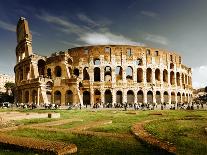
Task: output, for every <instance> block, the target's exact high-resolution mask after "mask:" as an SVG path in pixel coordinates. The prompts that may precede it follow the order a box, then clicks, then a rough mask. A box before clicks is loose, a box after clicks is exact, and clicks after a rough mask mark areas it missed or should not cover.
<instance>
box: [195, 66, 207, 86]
mask: <svg viewBox="0 0 207 155" xmlns="http://www.w3.org/2000/svg"><path fill="white" fill-rule="evenodd" d="M206 73H207V66H200V67H196V68H193V69H192V75H193V77H192V80H193V88H202V87H206V86H207V74H206Z"/></svg>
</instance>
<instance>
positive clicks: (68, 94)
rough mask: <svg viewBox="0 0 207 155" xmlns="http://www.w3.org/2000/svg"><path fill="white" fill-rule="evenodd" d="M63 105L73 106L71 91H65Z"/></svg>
mask: <svg viewBox="0 0 207 155" xmlns="http://www.w3.org/2000/svg"><path fill="white" fill-rule="evenodd" d="M65 104H66V105H73V92H72V91H71V90H67V91H66V93H65Z"/></svg>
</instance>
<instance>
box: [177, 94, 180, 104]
mask: <svg viewBox="0 0 207 155" xmlns="http://www.w3.org/2000/svg"><path fill="white" fill-rule="evenodd" d="M177 102H178V103H181V95H180V92H178V93H177Z"/></svg>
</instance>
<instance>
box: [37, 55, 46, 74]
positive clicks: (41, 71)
mask: <svg viewBox="0 0 207 155" xmlns="http://www.w3.org/2000/svg"><path fill="white" fill-rule="evenodd" d="M45 65H46V62H45V61H44V60H42V59H40V60H39V61H38V63H37V66H38V73H39V76H44V75H45Z"/></svg>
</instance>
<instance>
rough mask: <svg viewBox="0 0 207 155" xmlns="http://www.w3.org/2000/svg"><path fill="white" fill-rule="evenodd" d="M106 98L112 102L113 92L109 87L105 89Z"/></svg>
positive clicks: (107, 101)
mask: <svg viewBox="0 0 207 155" xmlns="http://www.w3.org/2000/svg"><path fill="white" fill-rule="evenodd" d="M104 98H105V103H106V104H107V103H112V93H111V91H110V90H109V89H107V90H106V91H105V94H104Z"/></svg>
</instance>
